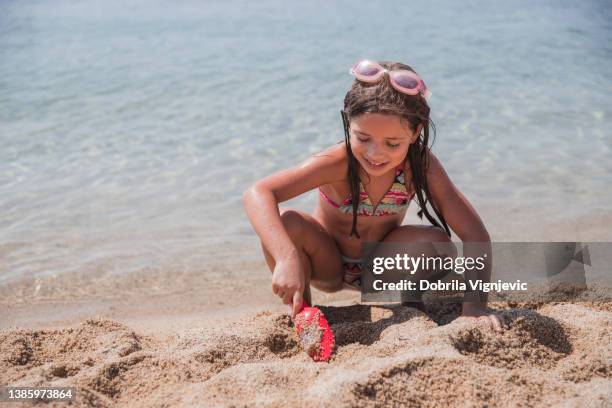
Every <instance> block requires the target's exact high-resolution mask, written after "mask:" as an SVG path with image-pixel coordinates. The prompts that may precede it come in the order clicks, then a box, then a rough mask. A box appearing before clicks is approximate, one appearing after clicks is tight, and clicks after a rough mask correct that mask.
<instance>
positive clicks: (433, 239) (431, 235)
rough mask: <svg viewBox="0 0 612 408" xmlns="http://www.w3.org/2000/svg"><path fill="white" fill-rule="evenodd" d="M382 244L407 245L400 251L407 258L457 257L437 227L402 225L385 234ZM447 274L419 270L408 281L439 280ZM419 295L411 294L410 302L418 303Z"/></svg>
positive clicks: (446, 238) (447, 238)
mask: <svg viewBox="0 0 612 408" xmlns="http://www.w3.org/2000/svg"><path fill="white" fill-rule="evenodd" d="M382 242H384V243H396V244H400V243H405V244H409V245H406V247H405V248H404V249H402V255H403V254H407V255H408V256H409V257H421V256H425V257H441V258H446V257H451V258H455V257H457V248H456V247H455V246H454V245H453V244H452V242H451V240H450V238H449V237H448V235H446V233H445V232H444V231H443V230H442V228H438V227H433V226H424V225H402V226H400V227H398V228H395V229H394V230H392V231H391V232H390V233H389V234H387V236H385V238H384V239H383V241H382ZM436 243H437V245H436ZM383 251H384V249H383ZM395 255H396V253H395V252H393V253H384V254H379V253H378V251H377V256H395ZM447 273H448V272H447V271H444V270H441V271H440V270H435V269H431V270H428V269H421V270H418V271H416V273H415V274H414V275H411V277H410V279H411V280H414V281H415V282H418V281H419V280H421V279H434V278H440V277H442V276H444V275H446V274H447ZM403 277H404V278H405V275H403ZM420 294H421V293H420V292H419V291H417V293H416V294H412V296H413V297H414V298H413V299H410V300H411V301H418V298H420V296H419V295H420ZM415 295H416V296H415Z"/></svg>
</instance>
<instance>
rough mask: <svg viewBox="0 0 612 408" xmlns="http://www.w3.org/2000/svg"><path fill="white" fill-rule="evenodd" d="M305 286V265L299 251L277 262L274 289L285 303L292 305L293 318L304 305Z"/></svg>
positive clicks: (274, 273) (273, 276)
mask: <svg viewBox="0 0 612 408" xmlns="http://www.w3.org/2000/svg"><path fill="white" fill-rule="evenodd" d="M305 286H306V279H305V277H304V271H303V265H302V261H301V259H300V256H299V254H297V252H296V253H295V254H292V255H290V256H289V257H287V258H284V259H280V260H279V261H278V262H277V263H276V266H275V267H274V272H272V291H273V292H274V293H275V294H276V295H277V296H278V297H279V298H281V299H282V301H283V303H284V304H286V305H290V306H291V318H292V319H293V318H294V317H295V315H296V314H298V313H299V311H300V306H302V300H303V296H304V288H305Z"/></svg>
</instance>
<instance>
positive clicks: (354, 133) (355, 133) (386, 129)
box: [350, 113, 422, 176]
mask: <svg viewBox="0 0 612 408" xmlns="http://www.w3.org/2000/svg"><path fill="white" fill-rule="evenodd" d="M421 128H422V126H419V127H418V129H417V131H416V132H413V131H412V129H411V128H410V125H408V124H407V123H406V122H405V121H401V120H400V117H399V116H396V115H383V114H380V113H366V114H363V115H359V116H357V117H354V118H352V119H351V123H350V138H351V148H352V151H353V155H354V156H355V158H356V159H357V161H358V162H359V164H361V167H363V169H364V170H365V171H366V172H367V173H368V174H369V175H372V176H382V175H384V174H386V173H388V172H389V171H390V170H392V169H394V168H395V167H396V166H397V165H399V164H400V163H402V162H403V161H404V159H405V158H406V154H407V153H408V147H410V145H411V144H412V143H414V141H415V140H416V139H417V137H418V135H419V133H420V132H421Z"/></svg>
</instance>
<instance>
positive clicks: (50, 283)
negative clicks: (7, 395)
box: [0, 231, 612, 407]
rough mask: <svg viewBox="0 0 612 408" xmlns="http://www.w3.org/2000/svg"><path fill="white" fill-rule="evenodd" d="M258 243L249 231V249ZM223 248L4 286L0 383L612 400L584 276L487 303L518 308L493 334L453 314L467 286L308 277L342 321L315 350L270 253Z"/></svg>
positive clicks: (212, 394)
mask: <svg viewBox="0 0 612 408" xmlns="http://www.w3.org/2000/svg"><path fill="white" fill-rule="evenodd" d="M600 233H601V234H605V233H604V232H601V231H600ZM568 234H569V232H568ZM568 238H569V237H568ZM257 245H258V243H257V241H256V240H255V239H251V240H246V241H243V242H242V248H243V250H244V251H245V252H246V253H256V251H257ZM219 250H220V249H219ZM217 253H219V252H217ZM221 255H222V254H221ZM216 259H217V262H211V263H210V264H209V265H207V266H206V267H205V268H203V270H202V271H201V273H198V274H184V273H183V274H181V273H180V271H165V272H164V273H159V274H157V275H156V274H142V275H140V276H139V275H130V276H125V277H114V278H112V279H110V278H108V277H106V276H104V275H103V274H101V275H100V276H98V277H96V274H95V273H94V272H93V271H90V273H89V274H83V275H75V276H72V277H71V278H70V279H65V278H62V277H48V278H37V279H31V280H29V281H28V280H27V279H24V280H22V281H20V282H18V283H14V284H12V285H7V286H3V287H2V289H0V290H1V293H0V294H1V295H2V296H1V297H0V299H2V302H1V303H0V307H1V308H2V321H1V324H2V330H1V331H0V350H1V351H0V364H1V367H2V372H1V373H0V384H5V385H12V386H75V387H77V390H78V392H77V400H76V401H74V402H72V404H73V406H88V407H113V406H142V407H151V406H185V407H187V406H202V407H233V406H245V407H246V406H248V407H251V406H262V407H263V406H265V407H281V406H283V407H284V406H287V405H288V404H289V405H290V406H299V407H314V406H321V407H325V406H330V407H331V406H334V407H382V406H409V407H421V406H423V407H438V406H500V407H510V406H524V407H534V406H536V407H537V406H542V407H543V406H568V407H578V406H580V407H583V406H592V407H604V406H610V404H612V395H611V393H610V389H612V358H611V356H612V343H611V342H610V338H611V334H612V333H611V331H612V329H611V328H612V308H610V304H609V303H601V302H600V303H593V302H589V301H584V300H588V299H589V294H588V292H589V291H587V292H585V293H583V294H582V295H581V296H579V297H578V298H576V299H575V300H574V301H572V302H564V303H551V304H547V303H544V304H512V305H508V304H504V303H496V304H494V305H493V304H492V305H491V306H492V307H493V308H495V309H497V310H498V311H499V312H500V313H501V314H502V315H503V316H504V319H505V321H506V323H507V324H508V330H507V331H506V332H505V333H504V334H503V335H501V336H498V335H495V334H493V333H492V332H490V331H489V329H488V328H485V327H482V326H480V325H478V324H477V323H469V324H468V323H457V322H455V323H450V322H452V320H453V319H454V318H455V317H457V314H458V312H459V307H460V298H457V300H456V301H455V302H451V303H444V304H426V308H425V312H426V313H424V312H423V311H420V310H417V309H414V308H410V307H405V306H401V305H399V304H392V303H391V304H359V300H360V299H359V293H357V292H350V291H342V292H339V293H334V294H326V293H322V292H319V291H316V290H314V291H313V298H314V302H315V304H317V305H319V306H320V307H321V310H322V311H323V312H324V313H325V315H326V316H327V318H328V320H329V322H330V324H331V328H332V330H333V331H334V333H335V336H336V349H335V351H334V355H333V357H332V359H331V360H330V361H329V362H327V363H315V362H313V361H312V360H311V359H310V358H309V357H308V356H307V355H306V353H305V352H304V350H302V349H301V347H300V343H299V339H298V337H297V335H296V334H295V330H294V327H293V324H292V322H291V320H290V318H289V316H288V314H287V307H286V306H284V305H282V304H281V303H280V302H279V301H278V300H277V298H276V297H275V296H274V295H273V294H272V292H271V290H270V289H269V285H270V280H269V275H268V274H269V272H268V271H267V269H266V266H265V264H264V262H263V260H262V259H257V258H256V257H255V258H253V259H249V258H242V259H240V258H231V257H224V256H220V257H217V258H216ZM510 306H512V307H510ZM61 404H65V403H56V405H55V406H63V405H61ZM25 405H26V406H27V404H25ZM51 406H54V405H53V404H51Z"/></svg>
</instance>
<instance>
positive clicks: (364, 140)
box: [357, 137, 368, 143]
mask: <svg viewBox="0 0 612 408" xmlns="http://www.w3.org/2000/svg"><path fill="white" fill-rule="evenodd" d="M357 140H359V141H360V142H361V143H365V142H367V141H368V139H362V138H360V137H358V138H357Z"/></svg>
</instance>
